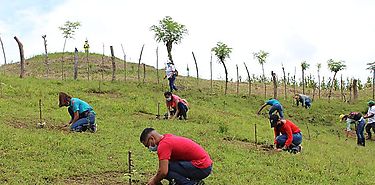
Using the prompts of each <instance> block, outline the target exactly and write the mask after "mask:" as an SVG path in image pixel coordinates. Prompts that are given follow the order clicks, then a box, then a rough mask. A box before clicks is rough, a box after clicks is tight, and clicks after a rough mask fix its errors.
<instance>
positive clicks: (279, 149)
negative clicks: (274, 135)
mask: <svg viewBox="0 0 375 185" xmlns="http://www.w3.org/2000/svg"><path fill="white" fill-rule="evenodd" d="M275 151H276V152H281V151H283V149H281V148H275Z"/></svg>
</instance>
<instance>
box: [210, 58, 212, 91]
mask: <svg viewBox="0 0 375 185" xmlns="http://www.w3.org/2000/svg"><path fill="white" fill-rule="evenodd" d="M210 74H211V91H212V53H211V59H210Z"/></svg>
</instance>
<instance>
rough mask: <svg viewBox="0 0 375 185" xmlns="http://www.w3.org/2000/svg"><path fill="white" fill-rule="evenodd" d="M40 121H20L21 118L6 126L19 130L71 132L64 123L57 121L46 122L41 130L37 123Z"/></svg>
mask: <svg viewBox="0 0 375 185" xmlns="http://www.w3.org/2000/svg"><path fill="white" fill-rule="evenodd" d="M39 122H40V121H39V120H28V119H19V118H12V119H9V120H7V121H6V122H5V124H7V125H9V126H11V127H13V128H17V129H46V130H55V131H63V132H69V130H70V129H69V127H66V126H65V125H64V124H63V123H56V121H55V120H44V122H46V124H45V126H44V127H43V128H40V127H39V126H38V125H37V123H39ZM52 123H55V124H52Z"/></svg>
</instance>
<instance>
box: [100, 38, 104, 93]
mask: <svg viewBox="0 0 375 185" xmlns="http://www.w3.org/2000/svg"><path fill="white" fill-rule="evenodd" d="M103 65H104V43H103V55H102V63H101V64H100V73H101V76H102V78H101V79H100V80H99V92H101V83H102V81H103V78H104V74H103V70H104V69H103Z"/></svg>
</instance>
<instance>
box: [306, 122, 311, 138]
mask: <svg viewBox="0 0 375 185" xmlns="http://www.w3.org/2000/svg"><path fill="white" fill-rule="evenodd" d="M306 128H307V134H308V135H309V140H310V138H311V136H310V129H309V124H308V123H307V122H306Z"/></svg>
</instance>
